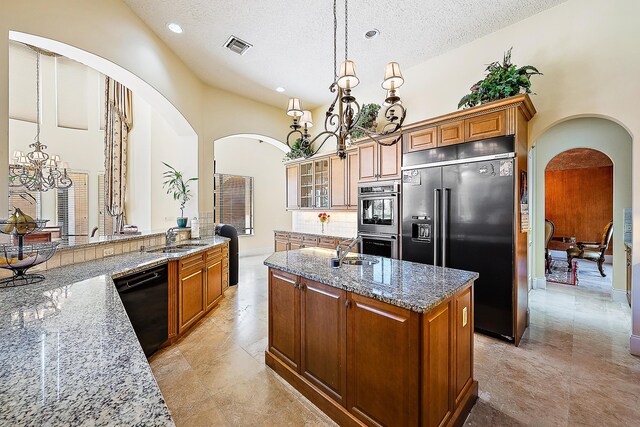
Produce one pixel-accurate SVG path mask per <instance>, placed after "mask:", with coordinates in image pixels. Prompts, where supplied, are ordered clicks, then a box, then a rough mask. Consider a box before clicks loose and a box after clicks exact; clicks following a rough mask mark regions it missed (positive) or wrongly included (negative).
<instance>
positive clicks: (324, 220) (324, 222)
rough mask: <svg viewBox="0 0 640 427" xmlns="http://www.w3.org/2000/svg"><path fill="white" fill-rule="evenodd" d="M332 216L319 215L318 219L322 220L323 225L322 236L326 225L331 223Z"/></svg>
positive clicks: (324, 213)
mask: <svg viewBox="0 0 640 427" xmlns="http://www.w3.org/2000/svg"><path fill="white" fill-rule="evenodd" d="M330 218H331V215H328V214H327V213H326V212H322V213H319V214H318V219H319V220H320V224H321V225H322V234H324V225H325V224H326V223H327V222H329V219H330Z"/></svg>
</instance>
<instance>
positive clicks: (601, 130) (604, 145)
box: [531, 117, 632, 301]
mask: <svg viewBox="0 0 640 427" xmlns="http://www.w3.org/2000/svg"><path fill="white" fill-rule="evenodd" d="M576 148H583V149H584V148H588V149H592V150H597V151H599V152H601V153H603V154H604V155H606V156H607V157H608V158H609V159H610V160H611V162H612V163H613V214H612V219H613V225H614V233H613V240H614V241H617V242H623V241H624V210H625V209H628V208H631V195H632V192H631V191H632V182H631V180H630V179H629V177H630V176H631V157H632V156H631V154H632V139H631V136H630V135H629V133H628V132H627V130H626V129H624V128H623V127H622V126H620V125H619V124H617V123H615V122H614V121H612V120H608V119H604V118H596V117H580V118H573V119H569V120H566V121H563V122H561V123H559V124H557V125H555V126H553V127H551V128H550V129H548V130H547V131H546V132H544V133H543V134H542V135H541V136H540V137H539V138H538V139H537V140H536V141H535V143H534V152H535V156H534V159H533V165H532V167H533V174H532V196H533V197H532V210H533V227H532V231H533V236H532V253H531V256H532V264H533V274H532V276H533V279H534V285H535V284H542V287H544V283H546V281H545V256H544V248H545V225H544V219H545V212H546V202H545V200H546V190H545V170H546V168H547V166H548V165H549V163H550V162H551V160H552V159H553V158H554V157H556V156H557V155H559V154H560V153H562V152H565V151H567V150H571V149H576ZM576 191H580V192H588V191H590V190H589V187H588V185H586V184H582V185H579V186H578V187H577V188H576ZM625 257H626V254H625V249H624V245H622V244H618V245H614V247H613V251H612V265H613V271H612V274H611V280H612V288H613V291H612V296H613V298H614V299H618V300H619V301H623V300H625V299H626V296H625V291H624V290H625V287H626V272H625V270H624V266H625V262H626V259H625ZM534 287H535V286H534Z"/></svg>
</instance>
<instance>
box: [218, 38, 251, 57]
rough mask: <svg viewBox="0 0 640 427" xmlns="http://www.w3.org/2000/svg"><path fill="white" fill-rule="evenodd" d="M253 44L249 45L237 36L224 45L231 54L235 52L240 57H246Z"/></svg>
mask: <svg viewBox="0 0 640 427" xmlns="http://www.w3.org/2000/svg"><path fill="white" fill-rule="evenodd" d="M251 46H252V45H251V43H247V42H246V41H244V40H240V39H239V38H237V37H236V36H231V37H229V40H227V42H226V43H225V44H224V47H226V48H227V49H229V50H230V51H231V52H235V53H237V54H238V55H244V54H245V52H246V51H248V50H249V49H250V48H251Z"/></svg>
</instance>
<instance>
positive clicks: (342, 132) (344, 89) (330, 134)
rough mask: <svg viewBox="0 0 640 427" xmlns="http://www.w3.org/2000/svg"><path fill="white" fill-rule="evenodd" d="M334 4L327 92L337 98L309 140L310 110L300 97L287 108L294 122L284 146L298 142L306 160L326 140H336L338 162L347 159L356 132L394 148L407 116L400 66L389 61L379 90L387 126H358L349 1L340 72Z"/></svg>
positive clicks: (357, 81)
mask: <svg viewBox="0 0 640 427" xmlns="http://www.w3.org/2000/svg"><path fill="white" fill-rule="evenodd" d="M336 1H337V0H334V1H333V68H334V81H333V83H331V86H329V91H331V92H332V93H335V94H336V97H335V99H334V100H333V102H332V103H331V106H330V107H329V109H328V110H327V112H326V113H325V120H324V130H323V131H322V132H320V133H319V134H318V135H316V136H315V137H313V138H312V137H311V135H310V134H309V128H311V127H312V126H313V120H312V116H311V111H309V110H303V108H302V102H301V101H300V99H299V98H290V99H289V103H288V107H287V115H289V116H291V117H292V118H293V123H292V124H291V126H290V128H291V129H292V130H291V132H289V134H288V135H287V145H288V146H289V147H291V148H293V143H294V142H295V141H296V140H298V139H299V140H300V148H301V149H302V152H306V153H307V157H311V156H313V155H314V154H316V153H317V152H318V151H319V150H320V149H321V148H322V146H323V145H324V143H325V142H326V141H327V140H329V139H331V138H335V139H336V145H337V155H338V156H339V157H340V158H341V159H344V158H345V157H346V153H345V149H346V147H347V142H348V141H349V140H350V138H351V134H352V133H353V132H356V131H357V132H359V133H362V134H364V135H365V136H366V137H368V138H369V139H371V140H373V141H375V142H377V143H378V144H381V145H394V144H396V143H398V141H400V140H401V138H402V123H403V122H404V119H405V117H406V114H407V111H406V109H405V108H404V107H403V106H402V102H401V101H400V96H399V94H398V88H399V87H400V86H402V84H403V83H404V79H403V77H402V73H401V72H400V65H399V64H398V63H397V62H390V63H388V64H387V67H386V69H385V75H384V80H383V82H382V88H383V89H385V90H386V91H387V96H386V98H385V101H384V104H383V106H384V107H386V109H385V110H384V114H383V115H384V118H385V119H386V123H385V124H384V126H383V127H382V129H381V130H379V131H376V130H370V129H366V128H363V127H361V126H359V125H358V119H359V117H360V112H361V109H360V104H358V102H357V101H356V98H355V97H354V96H353V95H352V94H351V90H352V89H353V88H355V87H356V86H357V85H358V83H360V80H359V79H358V77H357V76H356V70H355V63H354V62H353V61H351V60H350V59H349V56H348V34H349V31H348V27H349V14H348V0H345V2H344V9H345V17H344V39H345V43H344V61H343V62H342V64H340V69H339V70H338V67H337V43H338V42H337V31H338V18H337V12H336ZM336 106H337V109H338V111H337V112H336V111H335V110H336ZM398 131H400V132H398ZM395 132H398V134H397V135H396V137H395V138H391V139H383V138H384V137H387V136H389V135H391V134H393V133H395ZM292 139H293V140H292ZM316 141H318V142H319V144H318V146H317V147H316V148H315V149H314V148H313V144H314V143H315V142H316Z"/></svg>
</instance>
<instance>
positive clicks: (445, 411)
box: [421, 299, 453, 427]
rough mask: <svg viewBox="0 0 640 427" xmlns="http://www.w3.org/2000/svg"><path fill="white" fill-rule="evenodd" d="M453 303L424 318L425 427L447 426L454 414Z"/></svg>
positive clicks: (449, 300) (425, 315) (423, 376)
mask: <svg viewBox="0 0 640 427" xmlns="http://www.w3.org/2000/svg"><path fill="white" fill-rule="evenodd" d="M452 306H453V303H452V300H451V299H448V300H447V301H446V302H444V303H443V304H441V305H440V306H438V307H436V308H434V309H432V310H431V311H429V313H426V314H423V317H422V362H421V363H422V397H421V399H422V405H421V406H422V411H423V413H422V426H423V427H437V426H444V425H446V424H447V421H449V418H450V417H451V413H452V411H453V387H452V385H453V369H452V364H453V313H452V312H453V308H452Z"/></svg>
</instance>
